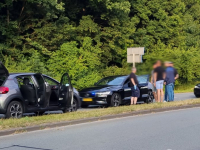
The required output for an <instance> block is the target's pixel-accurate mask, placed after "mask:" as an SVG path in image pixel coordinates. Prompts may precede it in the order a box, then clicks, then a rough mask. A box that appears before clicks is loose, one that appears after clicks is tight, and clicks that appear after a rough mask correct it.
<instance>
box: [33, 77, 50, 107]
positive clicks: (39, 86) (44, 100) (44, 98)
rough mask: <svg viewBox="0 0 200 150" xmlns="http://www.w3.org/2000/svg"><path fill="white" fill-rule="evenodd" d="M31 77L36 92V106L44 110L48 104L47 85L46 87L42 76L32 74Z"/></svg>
mask: <svg viewBox="0 0 200 150" xmlns="http://www.w3.org/2000/svg"><path fill="white" fill-rule="evenodd" d="M33 77H34V80H35V82H36V92H37V99H38V104H39V105H40V106H41V107H43V108H45V107H47V106H48V104H49V100H48V96H49V91H48V90H47V89H48V85H46V83H45V80H44V78H43V76H42V74H40V73H37V74H34V75H33Z"/></svg>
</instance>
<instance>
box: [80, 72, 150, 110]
mask: <svg viewBox="0 0 200 150" xmlns="http://www.w3.org/2000/svg"><path fill="white" fill-rule="evenodd" d="M137 79H138V81H139V85H138V87H139V89H140V97H139V98H138V102H144V103H152V102H153V100H154V96H153V93H152V84H151V83H150V82H149V75H141V76H137ZM79 94H80V97H81V100H82V105H81V107H83V108H86V107H88V106H89V105H105V106H119V105H121V104H130V100H131V94H132V93H131V86H130V79H129V76H127V75H125V76H110V77H106V78H103V79H101V80H100V81H98V82H97V83H96V84H95V85H94V86H93V87H88V88H85V89H82V90H81V91H79Z"/></svg>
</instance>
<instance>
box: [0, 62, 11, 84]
mask: <svg viewBox="0 0 200 150" xmlns="http://www.w3.org/2000/svg"><path fill="white" fill-rule="evenodd" d="M8 76H9V72H8V70H7V69H6V67H5V66H4V65H3V63H2V62H0V86H2V84H3V83H4V82H5V80H6V79H7V78H8Z"/></svg>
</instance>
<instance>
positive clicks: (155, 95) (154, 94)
mask: <svg viewBox="0 0 200 150" xmlns="http://www.w3.org/2000/svg"><path fill="white" fill-rule="evenodd" d="M153 96H154V99H155V101H156V102H157V94H156V92H153Z"/></svg>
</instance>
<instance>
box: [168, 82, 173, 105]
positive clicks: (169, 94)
mask: <svg viewBox="0 0 200 150" xmlns="http://www.w3.org/2000/svg"><path fill="white" fill-rule="evenodd" d="M167 90H168V91H169V92H168V96H169V101H170V102H171V101H173V99H174V96H173V84H172V83H171V84H169V85H168V88H167Z"/></svg>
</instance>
